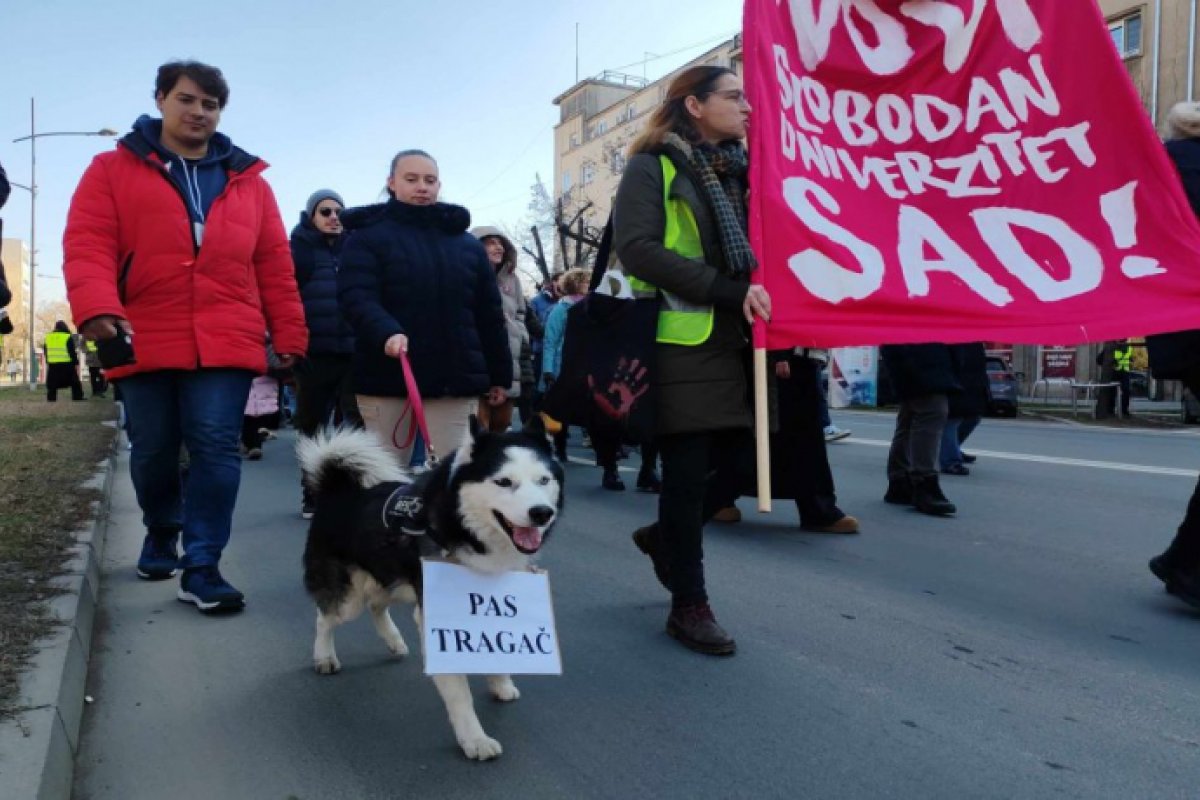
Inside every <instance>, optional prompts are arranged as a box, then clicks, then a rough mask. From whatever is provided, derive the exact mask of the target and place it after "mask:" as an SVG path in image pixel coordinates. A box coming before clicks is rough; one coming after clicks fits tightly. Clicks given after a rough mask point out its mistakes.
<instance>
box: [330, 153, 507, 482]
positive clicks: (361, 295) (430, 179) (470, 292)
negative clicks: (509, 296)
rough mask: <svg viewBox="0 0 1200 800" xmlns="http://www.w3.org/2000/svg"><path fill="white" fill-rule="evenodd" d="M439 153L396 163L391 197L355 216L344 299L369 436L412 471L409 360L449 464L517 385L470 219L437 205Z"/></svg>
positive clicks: (348, 218) (348, 219)
mask: <svg viewBox="0 0 1200 800" xmlns="http://www.w3.org/2000/svg"><path fill="white" fill-rule="evenodd" d="M441 188H442V183H441V179H440V178H439V177H438V165H437V162H436V161H434V160H433V156H431V155H429V154H428V153H426V152H424V151H422V150H404V151H401V152H400V153H398V154H396V157H395V158H393V159H392V164H391V169H390V171H389V174H388V179H387V193H388V199H387V201H386V202H384V203H379V204H376V205H372V206H365V207H363V208H356V209H352V210H350V211H347V212H346V214H345V215H344V216H343V218H342V224H343V225H344V226H345V227H346V229H347V230H349V231H351V232H352V235H351V236H350V237H349V239H348V240H347V242H346V247H345V249H344V250H343V251H342V268H341V271H340V273H339V275H338V297H339V299H340V301H341V307H342V311H343V313H345V315H346V319H348V320H349V321H350V325H351V326H352V327H353V328H354V332H355V336H356V340H357V341H356V347H355V354H354V387H355V391H356V392H357V393H358V408H359V412H360V413H361V414H362V418H363V424H364V425H365V426H366V428H367V430H369V431H371V432H373V433H375V434H376V435H377V436H378V437H379V438H380V439H381V440H382V441H383V442H384V443H385V444H387V445H389V446H391V447H392V448H393V449H395V450H396V451H397V453H398V455H399V457H400V463H401V464H408V463H410V459H411V458H412V451H413V445H414V443H415V440H416V436H417V426H416V422H415V420H414V418H413V412H412V407H411V406H410V404H409V398H408V391H407V389H406V388H405V384H404V373H403V371H402V369H401V364H400V361H399V359H400V356H401V354H402V353H406V354H407V356H408V359H409V361H410V363H411V365H412V370H413V374H414V376H415V377H416V382H417V387H418V389H419V391H420V393H421V397H422V399H423V400H424V407H425V416H426V419H427V420H428V423H429V435H430V438H431V439H432V442H427V443H426V444H428V445H430V446H432V447H433V449H434V450H435V451H436V452H437V454H439V455H442V456H445V455H448V454H449V453H451V452H452V451H453V450H454V449H455V448H457V447H458V446H459V444H461V443H462V441H463V438H464V437H465V435H466V429H467V420H468V418H469V417H470V415H471V413H472V412H473V411H474V410H475V404H476V403H477V402H478V398H480V397H481V396H485V395H486V402H487V403H488V404H489V405H491V406H492V407H498V406H502V405H504V403H505V401H506V399H507V397H508V387H509V386H511V385H512V382H513V362H512V357H511V355H510V353H509V349H508V330H507V327H506V324H505V320H504V311H503V309H502V308H501V304H500V290H499V289H497V288H496V274H495V272H493V270H492V266H491V262H490V261H488V256H487V253H486V252H485V251H484V249H483V244H481V243H480V241H479V240H478V239H476V238H475V237H474V236H472V235H471V234H469V233H467V229H468V228H469V227H470V225H471V215H470V214H469V213H468V212H467V210H466V209H465V208H463V207H461V206H456V205H451V204H449V203H441V202H438V195H439V194H440V192H441Z"/></svg>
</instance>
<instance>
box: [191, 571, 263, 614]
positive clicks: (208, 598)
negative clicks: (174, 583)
mask: <svg viewBox="0 0 1200 800" xmlns="http://www.w3.org/2000/svg"><path fill="white" fill-rule="evenodd" d="M176 597H178V598H179V599H180V600H181V601H183V602H185V603H191V604H192V605H194V606H196V608H198V609H200V611H202V612H204V613H205V614H214V613H218V612H221V611H241V610H242V609H243V608H245V606H246V598H245V596H244V595H243V594H242V593H241V592H239V591H238V590H237V589H235V588H233V587H232V586H230V585H229V582H228V581H226V580H225V579H224V578H222V577H221V573H220V571H218V570H217V567H216V565H215V564H210V565H207V566H203V567H192V568H191V569H185V570H184V571H183V578H181V579H180V581H179V593H178V594H177V595H176Z"/></svg>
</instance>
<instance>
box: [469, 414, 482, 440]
mask: <svg viewBox="0 0 1200 800" xmlns="http://www.w3.org/2000/svg"><path fill="white" fill-rule="evenodd" d="M467 426H468V428H470V431H471V441H472V442H478V441H479V437H481V436H483V435H484V434H485V433H487V430H486V429H485V428H484V427H483V424H482V423H481V422H480V421H479V417H477V416H476V415H474V414H472V415H471V416H470V417H469V418H468V420H467Z"/></svg>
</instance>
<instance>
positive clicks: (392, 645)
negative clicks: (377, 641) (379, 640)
mask: <svg viewBox="0 0 1200 800" xmlns="http://www.w3.org/2000/svg"><path fill="white" fill-rule="evenodd" d="M384 643H385V644H386V645H387V649H388V650H390V651H391V652H392V655H394V656H396V657H397V658H399V657H401V656H406V655H408V643H407V642H405V641H404V637H403V636H400V635H399V634H397V635H396V636H395V637H394V638H388V639H385V640H384Z"/></svg>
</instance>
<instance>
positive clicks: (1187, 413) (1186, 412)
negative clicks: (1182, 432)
mask: <svg viewBox="0 0 1200 800" xmlns="http://www.w3.org/2000/svg"><path fill="white" fill-rule="evenodd" d="M1180 406H1181V407H1182V408H1181V411H1182V412H1183V413H1182V416H1183V424H1184V425H1195V424H1196V423H1197V422H1200V400H1197V399H1196V395H1194V394H1192V392H1191V390H1190V389H1188V388H1187V387H1184V389H1183V399H1182V400H1181V401H1180Z"/></svg>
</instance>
